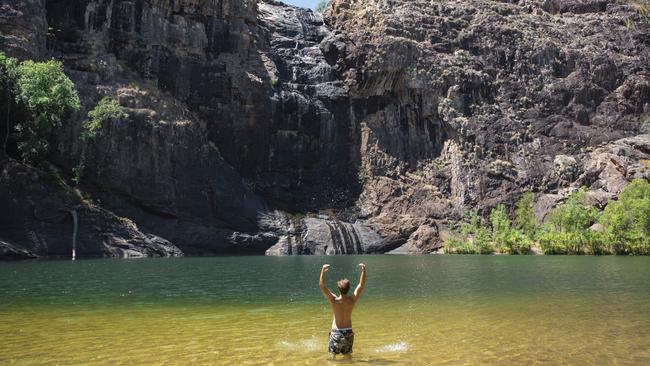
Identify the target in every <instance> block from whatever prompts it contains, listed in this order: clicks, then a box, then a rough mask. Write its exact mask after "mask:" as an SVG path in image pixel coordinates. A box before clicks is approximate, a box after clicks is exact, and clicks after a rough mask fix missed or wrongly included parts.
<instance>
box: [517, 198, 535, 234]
mask: <svg viewBox="0 0 650 366" xmlns="http://www.w3.org/2000/svg"><path fill="white" fill-rule="evenodd" d="M534 197H535V195H534V194H533V193H532V192H526V193H524V194H523V195H522V196H521V198H519V201H517V205H516V209H515V227H516V228H517V229H519V230H521V232H522V233H523V234H524V235H526V236H527V237H528V238H529V239H534V238H535V234H536V233H537V227H538V224H537V219H536V218H535V211H534V210H533V199H534Z"/></svg>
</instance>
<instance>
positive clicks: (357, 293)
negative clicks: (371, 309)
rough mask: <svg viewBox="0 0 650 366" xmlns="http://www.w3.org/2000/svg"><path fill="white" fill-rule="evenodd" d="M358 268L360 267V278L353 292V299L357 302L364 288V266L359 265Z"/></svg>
mask: <svg viewBox="0 0 650 366" xmlns="http://www.w3.org/2000/svg"><path fill="white" fill-rule="evenodd" d="M359 267H361V276H360V277H359V284H358V285H357V288H356V289H355V290H354V299H355V301H356V300H359V298H360V297H361V293H362V292H363V288H364V287H365V286H366V265H365V264H363V263H359Z"/></svg>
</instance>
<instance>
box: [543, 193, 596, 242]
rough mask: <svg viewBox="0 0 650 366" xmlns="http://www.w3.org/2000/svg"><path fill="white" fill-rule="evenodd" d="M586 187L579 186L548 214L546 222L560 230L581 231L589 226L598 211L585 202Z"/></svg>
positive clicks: (554, 228) (594, 219)
mask: <svg viewBox="0 0 650 366" xmlns="http://www.w3.org/2000/svg"><path fill="white" fill-rule="evenodd" d="M586 193H587V189H586V188H585V187H583V188H580V190H578V191H577V192H575V193H573V194H572V195H571V196H569V198H568V199H567V200H566V202H565V203H563V204H562V205H560V206H558V207H556V208H555V209H554V210H553V211H551V213H550V214H549V216H548V219H547V221H546V222H547V224H548V225H550V226H552V229H553V230H555V231H560V232H583V231H584V230H587V229H588V228H589V226H591V225H592V224H593V223H594V222H595V221H596V218H597V216H598V211H597V210H596V209H595V208H593V207H591V206H589V205H587V204H586V203H585V195H586Z"/></svg>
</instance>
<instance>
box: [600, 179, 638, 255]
mask: <svg viewBox="0 0 650 366" xmlns="http://www.w3.org/2000/svg"><path fill="white" fill-rule="evenodd" d="M600 223H601V224H602V225H603V227H604V229H605V231H606V232H607V234H608V235H609V237H610V238H611V240H612V242H613V243H614V244H615V250H616V252H617V253H618V254H626V253H628V254H647V253H648V246H649V245H650V239H649V238H650V183H648V182H647V181H646V180H643V179H636V180H634V181H633V182H632V183H630V185H628V186H627V187H626V189H625V190H623V192H621V194H620V195H619V197H618V201H612V202H610V203H609V204H608V205H607V207H605V210H604V212H603V214H602V216H601V220H600Z"/></svg>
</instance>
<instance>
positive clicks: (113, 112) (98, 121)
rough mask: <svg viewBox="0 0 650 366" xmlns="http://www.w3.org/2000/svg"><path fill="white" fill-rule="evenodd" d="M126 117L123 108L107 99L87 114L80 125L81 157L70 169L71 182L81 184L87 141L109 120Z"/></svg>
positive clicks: (102, 100) (103, 99)
mask: <svg viewBox="0 0 650 366" xmlns="http://www.w3.org/2000/svg"><path fill="white" fill-rule="evenodd" d="M127 116H128V115H127V114H126V112H124V108H122V106H120V104H119V103H118V102H117V101H115V100H113V99H111V98H108V97H104V98H102V99H101V100H100V101H99V103H97V105H96V106H95V108H93V109H92V110H91V111H90V112H88V119H86V120H85V121H84V122H83V123H82V125H81V129H82V131H81V142H82V144H83V145H82V149H81V156H80V158H79V163H78V164H77V166H76V167H75V168H73V169H72V180H73V181H74V182H75V184H77V185H78V184H79V182H81V177H82V175H83V170H84V167H85V164H86V149H87V143H88V141H89V140H92V139H94V138H95V137H96V136H97V134H98V133H99V131H100V130H101V128H102V125H103V124H104V123H105V122H108V121H110V120H119V119H122V118H126V117H127Z"/></svg>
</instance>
